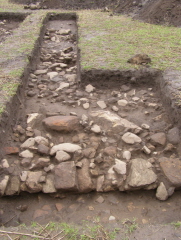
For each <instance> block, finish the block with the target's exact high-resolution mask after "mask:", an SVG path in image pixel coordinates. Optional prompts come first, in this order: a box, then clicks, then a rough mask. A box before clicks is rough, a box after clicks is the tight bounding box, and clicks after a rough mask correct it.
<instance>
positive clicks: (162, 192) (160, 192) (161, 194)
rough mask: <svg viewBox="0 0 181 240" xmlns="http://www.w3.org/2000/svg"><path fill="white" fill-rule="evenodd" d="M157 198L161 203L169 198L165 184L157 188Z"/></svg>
mask: <svg viewBox="0 0 181 240" xmlns="http://www.w3.org/2000/svg"><path fill="white" fill-rule="evenodd" d="M156 197H157V198H158V199H159V200H161V201H165V200H167V198H168V192H167V189H166V187H165V185H164V183H163V182H161V183H160V185H159V186H158V188H157V191H156Z"/></svg>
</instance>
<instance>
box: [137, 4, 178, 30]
mask: <svg viewBox="0 0 181 240" xmlns="http://www.w3.org/2000/svg"><path fill="white" fill-rule="evenodd" d="M137 18H139V19H142V20H144V21H146V22H149V23H154V24H168V25H173V26H178V27H180V26H181V1H180V0H153V1H149V2H148V3H147V4H146V5H145V6H144V7H143V8H142V9H141V10H140V12H139V15H138V16H137Z"/></svg>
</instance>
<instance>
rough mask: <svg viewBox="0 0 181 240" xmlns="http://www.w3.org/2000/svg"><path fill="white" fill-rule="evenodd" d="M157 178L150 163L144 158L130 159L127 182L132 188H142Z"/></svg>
mask: <svg viewBox="0 0 181 240" xmlns="http://www.w3.org/2000/svg"><path fill="white" fill-rule="evenodd" d="M156 180H157V175H156V174H155V173H154V172H153V170H152V164H151V163H150V162H148V161H146V160H144V159H141V158H137V159H133V160H132V161H131V167H130V172H129V175H128V178H127V184H128V185H129V186H131V187H134V188H143V187H146V186H148V185H150V184H152V183H155V182H156Z"/></svg>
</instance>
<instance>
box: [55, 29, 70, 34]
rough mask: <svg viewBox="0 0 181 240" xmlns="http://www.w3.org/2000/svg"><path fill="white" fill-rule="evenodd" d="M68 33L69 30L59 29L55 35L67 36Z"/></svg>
mask: <svg viewBox="0 0 181 240" xmlns="http://www.w3.org/2000/svg"><path fill="white" fill-rule="evenodd" d="M70 33H71V30H70V29H60V30H58V31H57V34H59V35H68V34H70Z"/></svg>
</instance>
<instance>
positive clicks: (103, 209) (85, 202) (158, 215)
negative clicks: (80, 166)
mask: <svg viewBox="0 0 181 240" xmlns="http://www.w3.org/2000/svg"><path fill="white" fill-rule="evenodd" d="M100 196H102V197H103V198H104V202H103V203H98V202H97V201H96V200H97V199H98V198H99V197H100ZM64 197H65V198H63V196H62V199H61V198H52V197H50V196H48V195H45V194H31V195H30V194H28V195H27V194H23V195H21V196H14V197H9V198H7V197H5V198H2V199H1V200H0V202H1V208H0V217H1V224H5V226H6V227H10V226H14V227H15V226H18V225H19V224H21V223H25V224H27V225H30V224H31V223H32V222H38V223H40V224H42V225H46V224H47V223H48V222H50V221H53V222H59V223H60V222H67V223H71V224H74V225H77V226H82V225H83V223H84V222H83V221H86V220H88V221H90V222H91V221H94V220H95V219H96V218H99V219H100V223H101V224H103V225H104V226H105V227H106V228H108V229H114V228H120V229H121V230H120V233H118V235H117V238H116V239H117V240H121V239H125V238H124V237H125V234H124V230H123V229H122V227H123V226H122V222H123V221H125V220H126V219H127V220H128V219H129V220H130V221H132V220H133V218H136V222H137V223H138V229H137V230H136V231H134V232H133V233H132V234H131V236H130V238H128V239H139V240H150V239H151V240H155V239H159V240H162V239H172V240H178V239H180V236H181V230H180V229H179V228H178V229H174V227H173V226H171V224H170V223H171V222H177V221H179V220H180V217H181V216H180V214H181V213H180V204H179V203H180V200H181V199H180V194H179V192H177V193H176V194H175V195H174V196H172V198H171V199H169V201H166V202H159V201H158V200H156V199H155V197H154V192H151V191H149V192H139V191H138V192H129V193H120V192H114V193H105V194H101V193H89V194H84V195H75V194H74V195H68V196H66V195H65V196H64ZM22 206H24V209H25V206H26V207H27V210H25V211H21V209H23V207H22ZM110 216H114V217H115V218H116V220H114V221H110V220H109V217H110ZM9 230H14V231H17V228H16V229H11V228H10V229H9ZM122 230H123V231H122ZM19 231H20V232H23V231H22V230H19ZM5 239H6V238H5Z"/></svg>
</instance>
